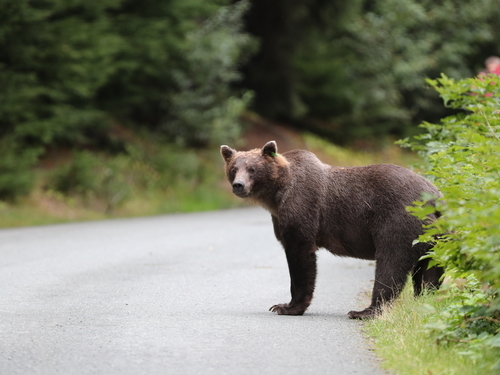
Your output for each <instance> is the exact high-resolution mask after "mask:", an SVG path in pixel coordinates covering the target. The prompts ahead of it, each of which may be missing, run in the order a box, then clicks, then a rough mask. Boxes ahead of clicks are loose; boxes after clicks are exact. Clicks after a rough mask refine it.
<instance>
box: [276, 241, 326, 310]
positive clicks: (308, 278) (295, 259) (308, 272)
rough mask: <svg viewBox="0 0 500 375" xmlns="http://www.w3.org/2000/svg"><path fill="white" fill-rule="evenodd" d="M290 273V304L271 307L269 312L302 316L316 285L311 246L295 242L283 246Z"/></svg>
mask: <svg viewBox="0 0 500 375" xmlns="http://www.w3.org/2000/svg"><path fill="white" fill-rule="evenodd" d="M285 253H286V258H287V262H288V270H289V272H290V284H291V286H290V292H291V295H292V299H291V301H290V303H284V304H279V305H274V306H272V307H271V308H270V309H269V311H272V312H275V313H278V314H279V315H302V314H304V312H305V311H306V309H307V308H308V307H309V305H310V304H311V300H312V297H313V292H314V285H315V283H316V253H315V246H314V245H313V244H307V245H306V244H302V246H301V245H300V243H298V241H297V242H295V243H294V244H293V245H291V246H289V247H288V246H285Z"/></svg>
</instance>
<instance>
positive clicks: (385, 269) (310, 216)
mask: <svg viewBox="0 0 500 375" xmlns="http://www.w3.org/2000/svg"><path fill="white" fill-rule="evenodd" d="M277 152H278V151H277V145H276V142H274V141H271V142H268V143H266V145H265V146H264V147H263V148H262V149H254V150H251V151H246V152H237V151H235V150H233V149H231V148H230V147H228V146H222V147H221V154H222V157H223V158H224V160H225V162H226V174H227V177H228V179H229V182H230V183H231V185H232V187H233V192H234V194H236V195H237V196H239V197H241V198H250V199H253V200H255V201H256V202H257V203H258V204H260V205H261V206H263V207H264V208H266V209H267V210H268V211H269V212H270V213H271V217H272V222H273V226H274V232H275V235H276V238H277V239H278V240H279V241H280V242H281V244H282V245H283V247H284V249H285V254H286V257H287V262H288V267H289V271H290V278H291V295H292V299H291V301H290V302H289V303H287V304H278V305H274V306H273V307H271V311H274V312H277V313H278V314H284V315H302V314H303V313H304V312H305V310H306V309H307V307H308V306H309V304H310V303H311V300H312V296H313V292H314V286H315V280H316V250H317V249H318V248H325V249H327V250H329V251H330V252H331V253H333V254H335V255H340V256H348V257H354V258H360V259H370V260H375V261H376V270H375V284H374V288H373V294H372V303H371V305H370V306H369V307H368V308H366V309H365V310H363V311H351V312H349V314H348V315H349V317H351V318H366V317H371V316H373V315H375V314H376V313H377V312H379V311H380V309H381V306H382V304H383V303H385V302H390V301H392V300H393V299H394V298H396V297H397V296H398V295H399V293H400V292H401V290H402V288H403V287H404V285H405V282H406V278H407V275H408V273H410V272H412V271H413V276H414V278H413V282H414V287H415V288H414V289H415V293H416V294H418V293H420V292H421V290H422V288H423V287H426V286H431V287H438V286H439V284H440V281H439V278H440V276H441V274H442V271H441V269H436V268H432V269H429V270H427V262H426V261H419V258H420V257H421V256H422V255H424V254H425V253H426V252H427V251H428V250H429V248H430V245H428V244H422V243H419V244H416V245H412V242H413V240H415V239H416V238H417V237H418V236H419V234H421V233H422V222H420V221H419V220H417V219H416V218H415V217H413V216H411V215H409V214H408V213H407V212H406V210H405V207H406V206H409V205H411V204H412V202H414V201H416V200H418V199H419V198H420V195H421V193H422V192H427V193H431V194H434V195H435V196H440V193H439V191H438V190H437V188H436V187H435V186H434V185H432V183H430V182H429V181H428V180H426V179H425V178H423V177H421V176H419V175H418V174H416V173H414V172H412V171H410V170H408V169H406V168H402V167H398V166H395V165H386V164H381V165H370V166H365V167H351V168H339V167H333V166H330V165H327V164H324V163H322V162H321V161H320V160H318V159H317V158H316V156H315V155H314V154H312V153H310V152H308V151H304V150H294V151H289V152H286V153H285V154H283V155H280V154H278V153H277ZM429 218H430V219H431V220H432V219H433V218H435V215H430V217H429Z"/></svg>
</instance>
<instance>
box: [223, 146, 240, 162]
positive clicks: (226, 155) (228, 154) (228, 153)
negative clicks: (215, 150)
mask: <svg viewBox="0 0 500 375" xmlns="http://www.w3.org/2000/svg"><path fill="white" fill-rule="evenodd" d="M220 154H221V155H222V158H223V159H224V161H225V162H226V163H227V162H228V161H229V159H231V158H232V157H233V155H234V154H236V151H235V150H233V149H232V148H231V147H229V146H226V145H222V146H220Z"/></svg>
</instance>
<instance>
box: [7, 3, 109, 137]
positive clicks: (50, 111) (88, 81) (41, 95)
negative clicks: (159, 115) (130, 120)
mask: <svg viewBox="0 0 500 375" xmlns="http://www.w3.org/2000/svg"><path fill="white" fill-rule="evenodd" d="M117 4H118V1H117V0H105V1H101V2H98V3H97V2H88V1H85V0H76V1H72V2H71V3H70V4H68V3H67V2H66V1H63V0H49V1H44V2H33V1H27V0H20V1H17V0H16V1H9V0H3V1H2V5H1V6H0V19H2V22H0V51H1V52H0V82H1V86H2V90H1V91H0V102H1V103H2V104H1V105H0V128H1V130H0V135H5V134H10V135H11V136H13V137H14V141H16V142H22V143H29V144H34V143H36V144H41V145H47V144H51V143H54V142H71V143H85V142H89V138H87V136H86V132H87V130H89V129H90V128H92V129H93V132H94V133H95V132H96V130H95V128H96V127H102V126H104V124H105V123H104V119H103V114H102V113H101V112H100V111H99V110H97V109H96V108H95V107H93V105H92V100H93V97H94V95H95V93H96V91H97V90H98V88H99V87H100V86H101V85H103V84H104V83H105V81H106V79H107V76H108V75H109V73H110V71H112V70H113V67H112V66H111V64H110V60H111V57H112V56H113V54H114V53H115V52H116V50H117V40H116V37H115V36H114V35H112V34H111V33H110V32H109V30H108V20H107V19H106V14H107V13H106V12H107V11H109V10H110V9H113V8H114V7H116V6H117Z"/></svg>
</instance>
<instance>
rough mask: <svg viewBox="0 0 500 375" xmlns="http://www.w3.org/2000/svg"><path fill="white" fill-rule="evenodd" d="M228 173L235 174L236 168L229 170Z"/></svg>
mask: <svg viewBox="0 0 500 375" xmlns="http://www.w3.org/2000/svg"><path fill="white" fill-rule="evenodd" d="M229 173H230V174H233V175H234V174H236V168H235V167H233V168H231V170H230V171H229Z"/></svg>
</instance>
